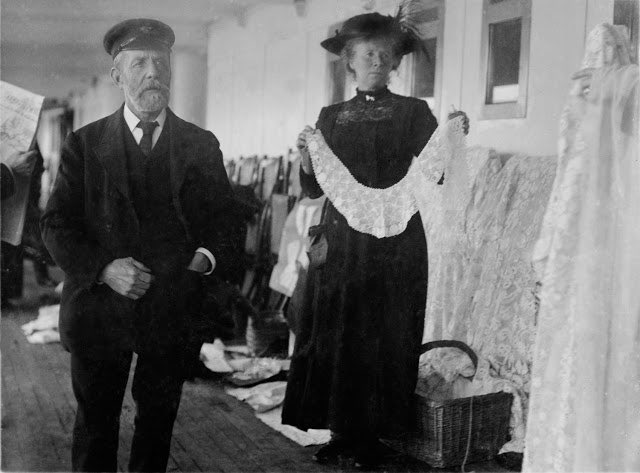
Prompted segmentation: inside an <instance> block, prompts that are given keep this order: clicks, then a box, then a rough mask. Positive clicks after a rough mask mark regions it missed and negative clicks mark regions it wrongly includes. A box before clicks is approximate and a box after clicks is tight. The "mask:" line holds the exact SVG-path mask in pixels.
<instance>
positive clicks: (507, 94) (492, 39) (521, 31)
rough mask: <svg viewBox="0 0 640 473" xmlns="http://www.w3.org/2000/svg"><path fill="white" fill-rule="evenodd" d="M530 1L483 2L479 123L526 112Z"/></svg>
mask: <svg viewBox="0 0 640 473" xmlns="http://www.w3.org/2000/svg"><path fill="white" fill-rule="evenodd" d="M530 30H531V3H530V0H484V11H483V28H482V61H483V62H482V66H483V67H482V70H481V74H482V76H481V84H482V88H483V93H482V94H481V96H482V104H481V107H480V118H481V119H485V120H486V119H499V118H524V117H525V116H526V112H527V82H528V72H529V35H530Z"/></svg>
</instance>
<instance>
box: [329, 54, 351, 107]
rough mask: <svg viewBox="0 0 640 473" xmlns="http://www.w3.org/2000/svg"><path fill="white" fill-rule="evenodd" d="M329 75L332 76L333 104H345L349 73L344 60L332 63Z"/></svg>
mask: <svg viewBox="0 0 640 473" xmlns="http://www.w3.org/2000/svg"><path fill="white" fill-rule="evenodd" d="M329 74H331V103H332V104H333V103H338V102H343V101H344V91H345V86H346V80H347V71H346V70H345V65H344V63H343V62H342V60H337V61H331V62H330V69H329Z"/></svg>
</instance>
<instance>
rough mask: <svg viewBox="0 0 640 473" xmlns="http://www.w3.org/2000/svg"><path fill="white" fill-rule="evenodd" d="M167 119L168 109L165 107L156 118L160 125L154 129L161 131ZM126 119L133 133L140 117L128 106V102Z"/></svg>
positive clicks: (125, 109) (125, 113) (125, 112)
mask: <svg viewBox="0 0 640 473" xmlns="http://www.w3.org/2000/svg"><path fill="white" fill-rule="evenodd" d="M166 119H167V109H166V108H163V109H162V111H161V112H160V114H159V115H158V116H157V117H156V119H155V120H154V121H156V122H158V126H157V127H156V130H154V132H156V131H157V132H159V131H161V130H162V127H163V126H164V122H165V120H166ZM124 121H125V122H127V126H128V127H129V130H131V132H132V133H133V131H134V130H135V129H136V127H137V126H138V123H140V119H139V118H138V117H136V116H135V114H134V113H133V112H132V111H131V109H130V108H129V107H128V106H127V104H126V103H125V104H124ZM140 133H142V130H140ZM158 134H159V133H158Z"/></svg>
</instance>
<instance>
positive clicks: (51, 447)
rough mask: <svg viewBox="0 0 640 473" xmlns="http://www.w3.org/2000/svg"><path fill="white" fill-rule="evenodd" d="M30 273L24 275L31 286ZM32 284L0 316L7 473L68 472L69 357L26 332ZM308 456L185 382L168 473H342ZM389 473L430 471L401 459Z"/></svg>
mask: <svg viewBox="0 0 640 473" xmlns="http://www.w3.org/2000/svg"><path fill="white" fill-rule="evenodd" d="M30 274H31V272H30V271H29V268H26V276H27V278H28V277H29V276H30ZM38 291H39V290H38V289H37V288H36V287H35V285H34V284H33V283H32V282H29V281H26V287H25V292H26V298H25V300H24V301H23V303H22V304H21V305H20V306H19V307H18V308H17V309H15V310H7V311H4V312H3V313H2V320H1V329H2V330H1V344H0V351H1V362H2V438H1V442H2V448H1V453H2V461H1V468H2V471H69V470H70V451H71V432H72V427H73V421H74V412H75V399H74V397H73V392H72V390H71V380H70V375H69V355H68V353H66V352H65V351H64V350H63V348H62V347H61V346H60V345H59V344H51V345H31V344H29V343H28V342H27V340H26V338H25V337H24V335H23V334H22V331H21V329H20V326H21V325H22V324H24V323H26V322H28V321H29V320H32V319H33V318H35V317H36V316H37V307H38V300H39V297H40V296H41V295H42V291H40V292H38ZM133 415H134V404H133V401H132V399H131V394H130V389H127V395H126V397H125V401H124V406H123V411H122V419H121V433H120V449H119V455H118V465H119V468H120V469H121V471H126V465H127V458H128V452H129V446H130V443H131V437H132V434H133V428H132V425H133ZM314 448H315V447H309V448H304V447H301V446H299V445H297V444H296V443H294V442H292V441H291V440H289V439H287V438H286V437H284V436H282V435H281V434H279V433H278V432H275V431H274V430H272V429H271V428H269V427H268V426H266V425H265V424H263V423H262V422H261V421H259V420H258V419H257V418H256V417H255V416H254V415H253V412H252V411H251V409H250V408H249V407H248V406H247V405H246V404H243V403H241V402H239V401H237V400H235V399H234V398H232V397H230V396H228V395H227V394H225V393H224V390H223V387H222V385H221V384H220V383H219V382H217V381H215V380H200V379H197V380H196V381H195V382H187V383H186V384H185V386H184V390H183V396H182V402H181V404H180V410H179V412H178V418H177V421H176V424H175V428H174V435H173V442H172V446H171V457H170V459H169V466H168V470H169V471H220V472H254V471H255V472H288V471H293V472H298V471H311V472H313V471H318V472H319V471H341V469H340V468H338V467H331V466H319V465H317V464H315V463H314V462H313V461H312V460H311V454H312V452H313V451H314ZM382 469H383V470H385V471H394V472H404V471H407V472H409V471H411V472H414V471H430V468H429V466H428V465H425V464H423V463H420V462H416V461H413V460H411V459H408V458H398V459H395V460H394V461H393V462H392V463H390V464H388V465H385V466H384V467H383V468H382ZM473 470H475V471H506V470H503V469H502V468H500V467H498V466H497V465H495V464H493V463H490V464H481V465H468V466H467V471H473Z"/></svg>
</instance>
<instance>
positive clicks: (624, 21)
mask: <svg viewBox="0 0 640 473" xmlns="http://www.w3.org/2000/svg"><path fill="white" fill-rule="evenodd" d="M638 3H639V2H638V0H615V2H614V4H613V24H614V25H624V26H626V27H627V30H628V32H629V35H630V40H631V45H630V46H631V51H630V52H631V56H632V58H633V60H634V62H637V60H638V14H639V11H640V8H639V7H638Z"/></svg>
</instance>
